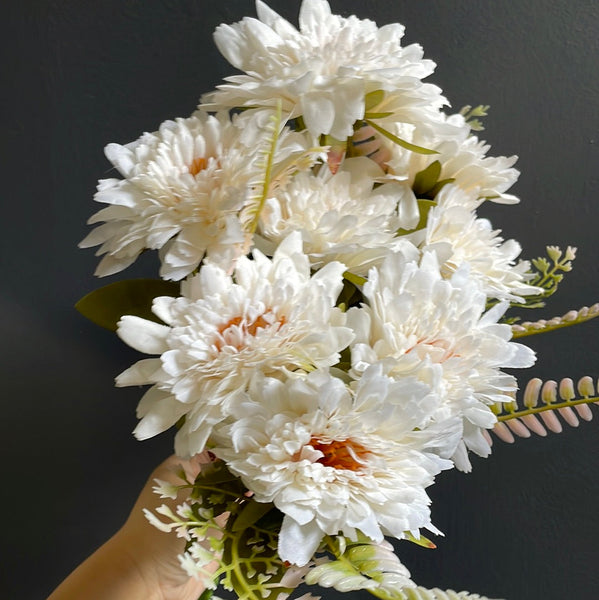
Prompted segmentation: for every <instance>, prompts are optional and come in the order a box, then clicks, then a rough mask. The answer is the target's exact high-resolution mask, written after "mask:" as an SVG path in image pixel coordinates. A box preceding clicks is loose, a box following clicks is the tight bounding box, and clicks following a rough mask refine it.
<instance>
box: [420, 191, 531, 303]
mask: <svg viewBox="0 0 599 600" xmlns="http://www.w3.org/2000/svg"><path fill="white" fill-rule="evenodd" d="M480 197H481V192H480V190H478V189H476V188H475V189H473V190H470V191H465V190H464V189H463V188H461V187H459V186H457V185H456V184H451V185H447V186H445V187H444V188H443V189H442V190H441V192H440V193H439V194H438V196H437V198H436V202H437V205H436V206H434V207H433V208H431V210H430V211H429V214H428V219H427V223H426V227H425V228H424V229H423V230H422V231H421V232H418V233H417V236H414V237H421V238H423V239H422V242H421V243H420V244H419V245H420V247H421V248H422V250H423V251H427V250H433V251H435V252H437V254H438V257H439V260H440V261H441V263H442V266H441V269H442V272H443V274H444V275H445V276H450V275H451V273H453V272H454V271H455V270H456V269H458V268H459V267H460V266H461V265H468V267H469V269H470V275H471V277H472V278H473V279H476V280H477V281H478V282H479V283H480V284H481V286H482V289H483V291H484V292H485V294H486V295H487V297H488V298H493V299H499V300H508V301H510V302H523V301H524V297H525V296H531V295H535V294H539V292H542V290H541V289H539V288H538V287H535V286H533V285H530V284H529V283H528V281H529V280H530V278H531V276H532V274H531V269H530V263H529V262H528V261H526V260H519V261H517V258H518V256H519V255H520V252H521V247H520V244H519V243H518V242H517V241H516V240H504V239H503V238H502V237H501V236H500V235H499V234H500V233H501V232H500V231H499V230H494V229H493V226H492V225H491V222H490V221H489V220H488V219H483V218H481V217H478V216H477V214H476V208H477V207H478V205H479V204H480Z"/></svg>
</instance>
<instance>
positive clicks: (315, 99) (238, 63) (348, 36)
mask: <svg viewBox="0 0 599 600" xmlns="http://www.w3.org/2000/svg"><path fill="white" fill-rule="evenodd" d="M256 12H257V14H258V19H253V18H247V17H246V18H245V19H243V20H242V21H240V22H239V23H235V24H233V25H224V24H223V25H220V26H219V27H218V28H217V29H216V31H215V34H214V39H215V42H216V45H217V46H218V48H219V50H220V51H221V53H222V54H223V55H224V57H225V58H226V59H227V60H228V61H229V62H230V63H231V64H232V65H233V66H234V67H236V68H238V69H239V70H241V71H244V72H245V74H244V75H235V76H232V77H228V78H226V81H227V83H225V84H223V85H220V86H218V89H217V91H215V92H212V93H210V94H207V95H205V96H204V97H203V98H202V102H203V103H204V104H203V105H204V106H205V107H208V108H211V109H212V108H214V107H225V108H232V107H248V108H256V107H273V106H275V105H276V104H275V103H276V102H278V101H281V102H282V107H283V110H284V111H286V113H287V114H289V115H290V118H296V117H300V116H301V117H302V119H303V122H304V124H305V125H306V127H307V129H308V130H309V131H310V132H311V133H312V134H313V135H315V136H318V135H320V134H330V135H331V136H333V137H334V138H336V139H339V140H343V139H345V138H347V137H349V136H351V135H352V133H353V125H354V123H355V122H356V121H357V120H360V119H362V118H363V117H364V112H365V96H366V94H368V93H370V92H374V91H378V90H382V91H383V92H384V100H383V101H382V102H381V103H379V104H378V105H377V106H374V107H369V110H372V111H374V112H379V113H380V112H383V111H387V112H389V111H391V112H392V113H393V114H392V115H391V116H388V117H387V118H388V119H390V120H391V121H399V122H407V123H414V124H418V123H421V124H423V123H426V122H429V121H436V120H437V113H438V110H439V108H440V107H441V106H443V105H444V104H446V100H445V99H444V98H443V96H441V90H440V89H439V88H438V87H437V86H434V85H431V84H425V83H422V81H421V80H422V79H423V78H425V77H427V76H429V75H430V74H431V73H432V72H433V70H434V67H435V64H434V63H433V62H432V61H430V60H424V59H423V58H422V56H423V53H422V48H421V47H420V46H419V45H418V44H412V45H410V46H407V47H402V46H401V39H402V37H403V34H404V27H403V26H402V25H400V24H396V23H394V24H390V25H385V26H384V27H381V28H378V27H377V26H376V23H374V22H373V21H370V20H367V19H364V20H361V19H358V18H357V17H355V16H351V17H348V18H344V17H341V16H338V15H333V14H332V13H331V9H330V7H329V4H328V3H327V2H326V1H325V0H304V1H303V2H302V5H301V8H300V14H299V30H298V29H296V28H295V27H293V25H291V24H290V23H289V22H288V21H286V20H285V19H283V18H282V17H280V16H279V15H278V14H277V13H276V12H274V11H273V10H271V9H270V8H269V7H268V6H266V4H264V3H263V2H261V1H260V0H257V2H256Z"/></svg>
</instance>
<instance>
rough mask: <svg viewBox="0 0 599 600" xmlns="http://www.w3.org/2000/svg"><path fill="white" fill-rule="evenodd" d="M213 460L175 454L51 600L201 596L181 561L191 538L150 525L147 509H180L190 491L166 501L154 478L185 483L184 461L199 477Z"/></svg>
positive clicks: (179, 599)
mask: <svg viewBox="0 0 599 600" xmlns="http://www.w3.org/2000/svg"><path fill="white" fill-rule="evenodd" d="M209 460H210V459H209V458H208V456H207V455H198V456H196V457H194V458H192V459H191V460H187V461H185V460H182V459H181V458H178V457H176V456H171V457H170V458H168V459H167V460H165V461H164V462H163V463H162V464H160V465H159V466H158V467H157V468H156V469H155V470H154V471H153V472H152V474H151V475H150V477H149V478H148V481H147V482H146V484H145V486H144V488H143V489H142V491H141V493H140V495H139V497H138V499H137V501H136V503H135V506H134V507H133V510H132V511H131V514H130V515H129V518H128V519H127V521H126V522H125V524H124V525H123V527H121V529H120V530H119V531H118V532H117V533H116V534H115V535H114V536H113V537H112V538H111V539H110V540H108V541H107V542H106V543H105V544H104V545H103V546H101V547H100V548H99V549H98V550H97V551H96V552H94V554H92V555H91V556H90V557H89V558H88V559H87V560H86V561H85V562H84V563H82V564H81V565H80V566H79V567H78V568H77V569H76V570H75V571H73V573H71V575H69V576H68V577H67V579H65V581H63V583H62V584H61V585H60V586H59V587H58V588H57V589H56V590H55V591H54V592H53V594H52V595H51V596H50V597H49V598H48V600H74V599H76V598H85V599H86V600H137V599H138V598H139V600H197V599H198V597H199V596H200V594H201V593H202V592H203V591H204V585H203V583H202V582H201V581H198V580H196V579H194V578H193V577H189V576H188V575H187V574H186V573H185V572H184V571H183V569H182V568H181V566H180V564H179V561H178V559H177V555H179V554H181V553H182V552H183V550H184V547H185V540H183V539H181V538H178V537H177V536H175V535H173V534H167V533H164V532H162V531H159V530H158V529H156V528H155V527H153V526H152V525H150V523H148V521H147V519H146V518H145V516H144V514H143V509H144V508H147V509H149V510H151V511H154V510H155V509H156V508H157V507H158V506H160V505H162V504H168V505H169V506H170V507H171V508H172V509H173V510H174V508H175V507H176V506H177V505H178V504H181V503H182V502H184V501H185V500H186V498H187V496H188V493H189V492H188V491H187V490H182V491H180V492H179V495H178V496H177V499H176V500H168V499H167V500H164V499H161V498H159V497H158V496H157V495H156V494H155V493H154V492H153V491H152V488H153V487H154V479H161V480H163V481H168V482H170V483H174V484H176V485H179V484H180V483H181V481H180V480H179V479H178V478H177V476H176V474H175V471H176V470H177V467H178V466H179V465H181V466H182V467H183V469H184V470H185V473H186V474H187V478H188V479H189V480H190V481H193V480H194V479H195V477H196V476H197V474H198V473H199V472H200V469H201V465H202V464H204V463H207V462H209ZM223 518H224V517H223ZM207 568H210V567H209V566H208V567H207ZM214 568H216V563H215V564H214Z"/></svg>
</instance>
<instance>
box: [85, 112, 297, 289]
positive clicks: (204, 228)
mask: <svg viewBox="0 0 599 600" xmlns="http://www.w3.org/2000/svg"><path fill="white" fill-rule="evenodd" d="M246 121H247V119H246ZM244 125H245V126H244V128H243V129H241V128H240V127H237V126H236V124H235V120H233V121H231V120H230V119H229V116H228V115H226V114H219V115H216V116H211V115H208V114H207V113H203V112H201V111H200V112H197V113H195V114H194V115H193V116H191V117H189V118H187V119H177V120H176V121H165V122H164V123H163V124H162V125H161V126H160V128H159V130H158V131H157V132H155V133H146V134H144V135H142V136H141V137H140V138H139V139H138V140H136V141H135V142H133V143H131V144H127V145H125V146H121V145H119V144H109V145H108V146H106V149H105V152H106V156H107V158H108V159H109V160H110V161H111V162H112V163H113V165H114V166H115V167H116V169H117V170H118V171H119V173H120V174H121V175H122V176H123V179H115V178H112V179H104V180H101V181H100V182H99V185H98V192H97V194H96V196H95V200H96V201H98V202H102V203H105V204H108V205H109V206H108V207H106V208H104V209H102V210H100V211H99V212H97V213H96V214H95V215H93V216H92V217H91V218H90V220H89V223H90V224H95V223H99V222H103V224H102V225H99V226H98V227H96V228H95V229H94V230H93V231H92V232H91V233H90V234H89V235H88V236H87V237H86V238H85V239H84V240H83V241H82V242H81V243H80V246H82V247H89V246H97V245H100V248H99V250H98V252H97V253H98V254H99V255H101V254H105V256H104V258H103V259H102V261H101V262H100V264H99V265H98V268H97V270H96V274H97V275H100V276H105V275H112V274H113V273H117V272H119V271H121V270H123V269H125V268H126V267H128V266H129V265H130V264H131V263H133V262H134V261H135V259H136V258H137V257H138V256H139V254H140V253H141V252H142V251H143V250H145V249H154V250H156V249H158V250H160V259H161V262H162V266H161V269H160V275H161V277H163V278H164V279H175V280H179V279H182V278H183V277H185V276H186V275H188V274H189V273H191V272H192V271H193V270H194V269H195V268H196V267H197V266H198V265H199V264H200V262H201V261H202V259H203V258H204V256H207V257H209V258H210V259H211V260H212V261H213V262H216V263H217V264H219V265H220V266H222V267H223V268H225V269H227V270H229V269H230V268H231V267H232V265H233V263H234V261H235V259H236V258H237V257H238V256H240V255H243V254H246V253H247V252H248V250H249V248H250V246H251V236H250V235H249V234H248V232H246V231H244V228H243V226H242V222H241V220H240V217H239V213H240V211H241V210H242V209H243V208H244V207H245V206H246V204H247V203H248V201H249V200H250V198H251V197H252V194H253V192H254V187H255V186H257V185H259V183H260V181H261V178H262V177H263V170H264V166H263V164H262V161H261V159H262V156H263V150H264V140H265V134H264V131H263V130H261V129H260V128H259V127H255V128H251V127H248V126H247V122H245V123H244ZM248 132H252V133H253V134H252V135H250V134H249V133H248ZM301 140H302V138H301V136H298V134H294V133H292V132H289V131H288V130H285V131H284V132H283V133H282V135H281V138H280V140H279V142H280V145H281V146H283V147H285V146H286V148H285V149H284V150H282V152H281V153H280V154H279V155H278V156H279V157H284V156H286V155H287V154H288V153H289V151H293V150H298V151H300V152H302V151H304V148H303V147H302V145H301ZM298 144H299V145H298ZM290 149H291V150H290Z"/></svg>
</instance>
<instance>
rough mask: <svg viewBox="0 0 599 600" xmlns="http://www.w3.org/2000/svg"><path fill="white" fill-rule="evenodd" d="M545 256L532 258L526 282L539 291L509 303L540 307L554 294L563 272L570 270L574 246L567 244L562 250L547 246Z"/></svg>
mask: <svg viewBox="0 0 599 600" xmlns="http://www.w3.org/2000/svg"><path fill="white" fill-rule="evenodd" d="M546 250H547V256H548V257H549V260H548V259H547V258H546V257H544V256H539V257H538V258H533V259H532V260H531V261H530V262H531V263H532V265H533V267H534V270H532V271H531V277H530V279H529V280H528V282H527V283H529V284H530V285H534V286H536V287H538V288H539V290H540V291H539V293H538V294H535V295H531V296H527V297H526V298H525V299H524V302H513V303H512V304H511V305H512V306H514V307H517V308H542V307H543V306H545V299H546V298H548V297H549V296H551V295H553V294H555V292H556V291H557V288H558V286H559V284H560V282H561V281H562V279H563V278H564V273H568V272H570V271H571V270H572V261H573V260H574V259H575V258H576V248H574V247H572V246H568V247H567V248H566V251H565V252H563V251H562V250H561V249H560V248H558V247H557V246H547V248H546Z"/></svg>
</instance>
